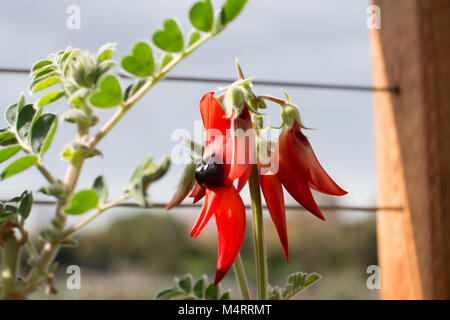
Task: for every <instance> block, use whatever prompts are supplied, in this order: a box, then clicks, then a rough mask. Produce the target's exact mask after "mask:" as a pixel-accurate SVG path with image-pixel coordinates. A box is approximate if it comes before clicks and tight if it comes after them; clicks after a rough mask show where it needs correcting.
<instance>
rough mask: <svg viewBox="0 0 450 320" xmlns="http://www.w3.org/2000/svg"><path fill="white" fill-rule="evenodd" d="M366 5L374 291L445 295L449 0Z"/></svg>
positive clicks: (449, 192) (449, 232)
mask: <svg viewBox="0 0 450 320" xmlns="http://www.w3.org/2000/svg"><path fill="white" fill-rule="evenodd" d="M373 4H375V5H378V6H379V7H380V8H381V30H373V31H372V34H371V44H372V55H373V70H374V76H373V77H374V84H375V85H376V86H397V85H398V86H399V87H400V94H399V95H395V94H389V93H382V92H377V93H375V121H376V126H375V127H376V149H377V170H378V204H379V206H402V207H404V208H405V210H404V211H403V212H402V213H392V212H379V213H378V214H377V231H378V250H379V264H380V267H381V297H382V298H384V299H422V298H423V299H450V1H448V0H395V1H393V0H375V1H373Z"/></svg>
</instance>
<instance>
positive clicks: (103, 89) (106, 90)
mask: <svg viewBox="0 0 450 320" xmlns="http://www.w3.org/2000/svg"><path fill="white" fill-rule="evenodd" d="M89 101H90V103H91V104H92V105H93V106H95V107H99V108H111V107H115V106H117V105H119V104H121V103H122V88H121V87H120V83H119V80H117V78H116V76H114V75H111V74H109V75H106V76H103V77H102V78H100V80H99V84H98V89H97V91H95V92H93V93H92V94H91V95H90V96H89Z"/></svg>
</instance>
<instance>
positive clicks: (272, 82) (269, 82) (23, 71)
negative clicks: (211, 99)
mask: <svg viewBox="0 0 450 320" xmlns="http://www.w3.org/2000/svg"><path fill="white" fill-rule="evenodd" d="M0 73H18V74H27V73H30V70H29V69H26V68H0ZM119 76H120V77H122V78H125V79H131V78H132V77H130V76H129V75H126V74H123V73H119ZM162 80H163V81H182V82H204V83H221V84H228V83H232V82H234V81H235V80H236V79H232V78H214V77H195V76H166V77H164V78H163V79H162ZM253 83H254V84H257V85H262V86H277V87H291V88H309V89H325V90H350V91H366V92H390V93H393V94H399V93H400V89H399V87H373V86H361V85H351V84H331V83H312V82H290V81H277V80H254V81H253Z"/></svg>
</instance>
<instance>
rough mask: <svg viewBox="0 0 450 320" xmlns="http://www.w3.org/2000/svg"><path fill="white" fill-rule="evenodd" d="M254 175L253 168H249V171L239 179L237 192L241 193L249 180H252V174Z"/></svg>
mask: <svg viewBox="0 0 450 320" xmlns="http://www.w3.org/2000/svg"><path fill="white" fill-rule="evenodd" d="M251 173H252V166H249V167H248V168H247V170H246V171H245V172H244V174H243V175H242V176H240V177H239V180H238V185H237V191H238V192H241V191H242V189H244V187H245V185H246V184H247V181H248V178H250V174H251Z"/></svg>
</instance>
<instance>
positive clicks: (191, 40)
mask: <svg viewBox="0 0 450 320" xmlns="http://www.w3.org/2000/svg"><path fill="white" fill-rule="evenodd" d="M198 40H200V33H198V32H195V31H194V32H192V33H191V35H190V36H189V43H188V47H189V46H191V45H193V44H194V43H196V42H197V41H198Z"/></svg>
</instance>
